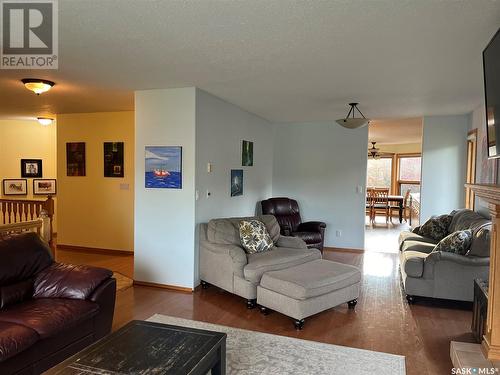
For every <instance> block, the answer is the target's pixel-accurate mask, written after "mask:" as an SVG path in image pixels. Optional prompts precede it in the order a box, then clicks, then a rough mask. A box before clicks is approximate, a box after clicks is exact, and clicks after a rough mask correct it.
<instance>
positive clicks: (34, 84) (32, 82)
mask: <svg viewBox="0 0 500 375" xmlns="http://www.w3.org/2000/svg"><path fill="white" fill-rule="evenodd" d="M21 82H22V83H23V84H24V87H26V88H27V89H28V90H30V91H33V92H34V93H35V94H37V95H40V94H42V93H44V92H47V91H49V90H50V89H51V88H52V86H54V85H55V83H54V82H52V81H47V80H46V79H38V78H25V79H22V80H21Z"/></svg>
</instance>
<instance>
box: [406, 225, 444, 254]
mask: <svg viewBox="0 0 500 375" xmlns="http://www.w3.org/2000/svg"><path fill="white" fill-rule="evenodd" d="M405 241H419V242H427V243H432V244H434V245H437V243H438V242H439V241H436V240H434V239H432V238H427V237H424V236H421V235H420V234H417V233H414V232H410V231H406V230H405V231H402V232H401V233H399V239H398V242H399V246H400V250H401V248H402V245H403V244H404V242H405Z"/></svg>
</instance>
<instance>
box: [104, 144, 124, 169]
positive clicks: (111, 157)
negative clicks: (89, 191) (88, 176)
mask: <svg viewBox="0 0 500 375" xmlns="http://www.w3.org/2000/svg"><path fill="white" fill-rule="evenodd" d="M123 176H124V171H123V142H104V177H123Z"/></svg>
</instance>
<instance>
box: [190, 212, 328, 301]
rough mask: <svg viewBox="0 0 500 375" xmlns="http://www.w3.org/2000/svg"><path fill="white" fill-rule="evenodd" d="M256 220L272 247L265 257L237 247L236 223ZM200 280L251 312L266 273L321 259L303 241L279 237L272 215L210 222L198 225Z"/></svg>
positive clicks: (278, 228) (237, 229) (263, 254)
mask: <svg viewBox="0 0 500 375" xmlns="http://www.w3.org/2000/svg"><path fill="white" fill-rule="evenodd" d="M252 219H257V220H260V221H262V222H263V223H264V224H265V225H266V229H267V230H268V232H269V234H270V236H271V238H272V240H273V242H274V245H275V247H274V248H273V249H272V250H270V251H266V252H264V253H257V254H247V253H246V252H245V251H244V250H243V248H242V247H241V245H240V236H239V222H240V221H241V220H252ZM199 238H200V279H201V284H202V286H203V287H204V288H206V287H207V286H208V285H209V284H212V285H215V286H217V287H219V288H222V289H224V290H226V291H228V292H230V293H234V294H237V295H239V296H241V297H243V298H246V299H247V307H248V308H253V307H254V306H255V300H256V298H257V285H258V284H259V283H260V279H261V277H262V275H263V274H264V273H265V272H267V271H274V270H281V269H285V268H289V267H292V266H296V265H299V264H302V263H306V262H309V261H311V260H315V259H320V258H321V253H320V251H319V250H317V249H308V248H307V245H306V244H305V242H304V241H303V240H301V239H300V238H297V237H287V236H282V235H281V234H280V227H279V224H278V222H277V221H276V218H275V217H274V216H272V215H262V216H259V217H246V218H227V219H214V220H210V222H209V223H207V224H205V223H204V224H200V235H199Z"/></svg>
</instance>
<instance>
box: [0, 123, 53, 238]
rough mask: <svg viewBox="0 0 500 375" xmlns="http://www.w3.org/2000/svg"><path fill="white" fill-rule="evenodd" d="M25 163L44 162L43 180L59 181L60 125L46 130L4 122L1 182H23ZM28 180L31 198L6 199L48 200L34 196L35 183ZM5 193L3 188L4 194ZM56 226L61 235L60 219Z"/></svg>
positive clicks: (0, 132)
mask: <svg viewBox="0 0 500 375" xmlns="http://www.w3.org/2000/svg"><path fill="white" fill-rule="evenodd" d="M21 159H42V173H43V176H42V178H56V177H57V172H56V166H57V165H56V164H57V163H56V125H55V124H52V125H49V126H42V125H40V124H39V123H38V122H37V121H35V120H0V179H1V180H3V179H4V178H21ZM27 180H28V195H23V196H21V195H20V196H13V195H9V196H4V195H2V197H3V198H8V199H40V200H43V199H46V197H44V196H40V195H35V196H34V195H33V179H32V178H29V179H27ZM2 190H3V189H2V188H1V187H0V194H2V192H3V191H2ZM54 201H57V198H54ZM53 225H54V231H57V223H56V217H54V221H53Z"/></svg>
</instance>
